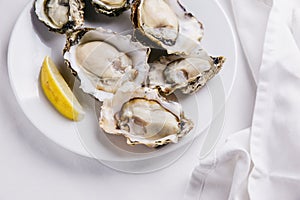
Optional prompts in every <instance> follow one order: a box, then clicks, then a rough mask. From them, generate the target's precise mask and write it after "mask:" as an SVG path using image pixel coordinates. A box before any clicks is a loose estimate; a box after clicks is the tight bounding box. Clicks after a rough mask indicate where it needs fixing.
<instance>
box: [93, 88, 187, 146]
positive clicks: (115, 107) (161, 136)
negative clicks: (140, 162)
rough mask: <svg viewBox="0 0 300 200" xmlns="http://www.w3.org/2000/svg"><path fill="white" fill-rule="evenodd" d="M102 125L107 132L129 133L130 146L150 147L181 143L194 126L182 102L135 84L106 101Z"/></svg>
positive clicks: (102, 113)
mask: <svg viewBox="0 0 300 200" xmlns="http://www.w3.org/2000/svg"><path fill="white" fill-rule="evenodd" d="M99 124H100V127H101V128H102V129H103V130H104V131H105V132H107V133H110V134H117V135H123V136H125V137H126V138H127V143H128V144H130V145H135V144H144V145H147V146H148V147H157V146H160V145H164V144H168V143H170V142H173V143H177V142H178V138H180V137H183V136H184V135H185V134H187V133H188V132H189V131H190V130H191V129H192V128H193V123H192V121H191V120H189V119H187V118H186V117H185V116H184V113H183V111H182V107H181V105H180V104H179V103H177V102H173V101H168V100H166V99H165V98H164V97H162V96H160V95H159V94H158V91H157V90H155V89H151V88H147V87H142V88H138V89H136V87H135V86H134V85H132V84H126V85H124V86H123V87H122V88H120V89H119V90H118V91H117V93H116V94H115V95H114V97H113V98H112V99H106V100H105V101H104V102H103V105H102V107H101V112H100V122H99Z"/></svg>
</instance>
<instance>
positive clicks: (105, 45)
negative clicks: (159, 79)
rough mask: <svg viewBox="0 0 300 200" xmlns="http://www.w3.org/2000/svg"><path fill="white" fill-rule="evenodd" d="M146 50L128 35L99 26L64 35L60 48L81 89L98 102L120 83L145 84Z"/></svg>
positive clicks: (147, 50)
mask: <svg viewBox="0 0 300 200" xmlns="http://www.w3.org/2000/svg"><path fill="white" fill-rule="evenodd" d="M148 54H149V49H148V48H146V47H144V46H143V45H141V44H140V43H138V42H132V41H131V37H130V36H123V35H119V34H117V33H115V32H112V31H110V30H105V29H102V28H97V29H87V28H86V29H80V30H77V31H75V32H73V33H70V34H69V35H68V40H67V43H66V46H65V49H64V58H65V61H66V63H67V65H68V66H69V67H70V68H71V69H72V70H73V72H74V74H75V75H77V77H78V78H79V79H80V82H81V88H82V89H83V91H84V92H86V93H89V94H92V95H93V96H95V97H96V98H97V99H99V100H100V101H102V100H103V99H105V98H111V96H112V94H113V93H115V92H116V90H117V88H119V87H120V86H121V85H122V84H123V83H124V82H128V81H132V82H135V83H136V84H137V85H141V84H144V83H145V80H146V77H147V73H148V71H149V66H148V64H147V59H148Z"/></svg>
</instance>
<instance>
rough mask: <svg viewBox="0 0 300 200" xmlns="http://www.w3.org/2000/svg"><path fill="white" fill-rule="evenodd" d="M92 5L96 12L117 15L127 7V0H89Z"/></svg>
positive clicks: (128, 4)
mask: <svg viewBox="0 0 300 200" xmlns="http://www.w3.org/2000/svg"><path fill="white" fill-rule="evenodd" d="M91 2H92V5H93V6H94V8H95V10H96V11H97V12H98V13H103V14H105V15H108V16H118V15H120V14H121V13H122V12H123V11H125V10H127V9H129V6H130V3H129V0H91Z"/></svg>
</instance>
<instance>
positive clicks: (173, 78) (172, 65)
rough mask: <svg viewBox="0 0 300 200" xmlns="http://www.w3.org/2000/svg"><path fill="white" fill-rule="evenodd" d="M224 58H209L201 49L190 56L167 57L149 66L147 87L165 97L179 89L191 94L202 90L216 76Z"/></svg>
mask: <svg viewBox="0 0 300 200" xmlns="http://www.w3.org/2000/svg"><path fill="white" fill-rule="evenodd" d="M224 62H225V58H224V57H223V56H219V57H211V56H209V55H208V54H207V53H206V52H205V51H204V50H203V49H199V50H197V51H195V52H193V53H192V54H190V55H168V56H162V57H160V58H159V60H157V61H155V62H153V63H151V64H150V72H149V77H148V79H149V80H148V81H149V86H150V87H151V88H158V89H159V90H160V91H161V92H163V93H164V94H166V95H169V94H171V93H173V92H174V91H175V90H176V89H180V90H181V91H182V92H183V93H185V94H187V93H193V92H196V91H198V90H199V89H200V88H202V87H203V86H204V85H205V84H206V83H207V81H209V80H210V79H211V78H212V77H214V76H215V74H217V73H218V72H219V71H220V69H221V67H222V65H223V63H224Z"/></svg>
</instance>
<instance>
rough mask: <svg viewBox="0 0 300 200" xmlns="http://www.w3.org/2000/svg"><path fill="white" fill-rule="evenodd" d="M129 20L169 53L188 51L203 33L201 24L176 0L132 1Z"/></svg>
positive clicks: (194, 45)
mask: <svg viewBox="0 0 300 200" xmlns="http://www.w3.org/2000/svg"><path fill="white" fill-rule="evenodd" d="M131 21H132V22H133V24H134V26H135V28H137V30H138V31H139V32H141V33H142V34H143V35H145V36H146V37H147V38H149V39H150V41H152V42H154V43H155V44H156V45H158V46H159V47H162V48H164V49H166V50H167V52H168V53H169V54H171V53H176V54H182V53H184V54H189V53H190V52H191V51H192V50H193V49H195V48H196V47H197V46H198V43H199V41H200V40H201V39H202V36H203V26H202V24H201V23H200V22H199V21H198V20H197V19H196V18H195V17H194V16H193V15H192V14H191V13H188V12H187V11H186V9H185V8H184V7H183V6H182V5H181V4H180V2H179V1H178V0H136V1H135V2H134V3H133V5H132V15H131ZM139 32H138V33H139ZM136 35H137V38H138V39H140V40H144V39H143V37H139V36H138V34H136Z"/></svg>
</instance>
